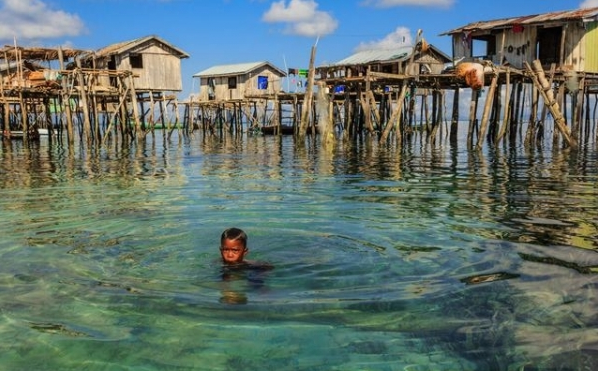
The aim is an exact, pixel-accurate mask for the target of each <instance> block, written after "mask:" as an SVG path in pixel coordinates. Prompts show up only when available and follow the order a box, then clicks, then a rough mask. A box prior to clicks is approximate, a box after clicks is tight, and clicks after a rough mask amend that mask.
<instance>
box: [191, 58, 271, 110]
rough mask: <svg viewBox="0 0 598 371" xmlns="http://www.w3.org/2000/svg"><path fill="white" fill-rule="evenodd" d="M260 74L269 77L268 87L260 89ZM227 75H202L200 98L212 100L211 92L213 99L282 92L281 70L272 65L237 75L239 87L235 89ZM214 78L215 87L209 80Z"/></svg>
mask: <svg viewBox="0 0 598 371" xmlns="http://www.w3.org/2000/svg"><path fill="white" fill-rule="evenodd" d="M260 76H266V77H267V78H268V88H267V89H258V80H259V77H260ZM229 77H230V76H229V75H227V76H215V77H212V78H210V77H207V76H204V77H201V78H200V88H199V100H200V101H207V100H210V93H211V92H212V93H213V97H212V98H211V100H216V101H218V100H233V99H245V98H246V97H247V96H256V95H271V94H275V93H277V92H280V90H281V89H280V88H281V82H282V77H281V76H280V74H279V72H278V71H277V70H275V69H273V68H272V67H270V66H267V65H266V66H262V67H261V68H258V69H255V70H253V71H251V72H250V73H247V74H243V75H237V87H236V88H235V89H229V87H228V80H229ZM210 79H213V81H214V86H213V89H211V88H210V86H209V80H210Z"/></svg>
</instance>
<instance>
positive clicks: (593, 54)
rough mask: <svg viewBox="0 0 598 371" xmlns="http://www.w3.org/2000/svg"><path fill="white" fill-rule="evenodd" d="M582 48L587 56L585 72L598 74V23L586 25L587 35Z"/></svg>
mask: <svg viewBox="0 0 598 371" xmlns="http://www.w3.org/2000/svg"><path fill="white" fill-rule="evenodd" d="M581 47H582V48H584V53H583V55H585V56H586V58H585V61H584V70H585V71H586V72H593V73H598V22H590V23H587V24H586V34H585V36H584V41H583V43H582V46H581Z"/></svg>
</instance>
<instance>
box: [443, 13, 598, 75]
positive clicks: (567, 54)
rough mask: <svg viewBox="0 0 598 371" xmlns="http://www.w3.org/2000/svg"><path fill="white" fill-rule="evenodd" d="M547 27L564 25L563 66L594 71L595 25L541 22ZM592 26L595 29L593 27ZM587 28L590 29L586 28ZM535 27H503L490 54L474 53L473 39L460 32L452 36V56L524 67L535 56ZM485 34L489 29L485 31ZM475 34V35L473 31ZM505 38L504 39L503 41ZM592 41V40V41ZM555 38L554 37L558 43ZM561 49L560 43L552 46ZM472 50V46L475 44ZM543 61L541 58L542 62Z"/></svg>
mask: <svg viewBox="0 0 598 371" xmlns="http://www.w3.org/2000/svg"><path fill="white" fill-rule="evenodd" d="M542 26H546V27H553V26H562V27H563V28H564V30H565V31H564V45H563V46H564V49H563V52H564V58H563V64H564V66H565V67H567V68H570V69H573V70H576V71H584V70H585V71H586V72H595V71H597V70H598V54H596V50H597V49H598V43H597V41H598V36H596V31H595V30H594V29H595V26H590V28H587V26H586V27H584V25H583V24H582V23H581V22H570V23H567V24H559V25H542ZM592 27H594V28H592ZM588 30H589V31H588ZM537 31H538V27H537V26H524V27H523V30H520V31H519V32H515V31H514V30H513V29H511V28H510V29H504V30H502V31H500V32H497V33H496V34H495V35H494V38H495V42H496V53H495V54H493V55H474V53H475V52H476V51H472V45H473V43H475V42H479V41H475V40H473V39H472V38H468V37H466V36H464V35H462V34H455V35H453V40H452V41H453V57H454V59H459V58H462V57H465V58H466V59H469V58H476V57H479V58H484V59H489V60H492V62H493V63H494V64H502V63H503V62H508V63H509V64H510V65H512V66H514V67H516V68H520V69H523V68H524V66H525V64H524V62H528V63H530V64H531V63H532V62H533V61H534V60H535V59H537V50H536V48H537V38H538V32H537ZM484 32H485V34H488V31H484ZM473 35H477V34H473ZM503 40H504V41H503ZM592 41H593V43H592ZM557 42H558V40H555V43H557ZM555 47H556V48H558V49H559V50H560V47H561V46H560V44H559V45H556V46H555ZM474 49H475V47H474ZM588 52H590V53H592V52H593V53H594V56H593V57H591V58H592V64H590V65H587V61H586V58H584V55H587V53H588ZM541 62H542V61H541Z"/></svg>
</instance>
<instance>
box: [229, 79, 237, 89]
mask: <svg viewBox="0 0 598 371" xmlns="http://www.w3.org/2000/svg"><path fill="white" fill-rule="evenodd" d="M228 88H229V89H236V88H237V77H236V76H232V77H229V78H228Z"/></svg>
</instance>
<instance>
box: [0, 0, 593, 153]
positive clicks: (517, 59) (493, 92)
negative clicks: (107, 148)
mask: <svg viewBox="0 0 598 371" xmlns="http://www.w3.org/2000/svg"><path fill="white" fill-rule="evenodd" d="M441 36H446V37H450V38H452V43H451V44H452V50H451V51H450V52H446V51H442V50H439V49H438V48H437V47H435V46H434V45H431V44H430V43H428V42H427V41H426V40H425V38H424V37H423V32H422V31H421V30H420V31H418V34H417V36H416V38H415V43H414V44H415V45H413V46H404V47H399V48H394V49H379V50H367V51H361V52H357V53H355V54H353V55H350V56H348V57H347V58H345V59H343V60H340V61H338V62H335V63H329V64H326V65H315V63H314V61H315V56H316V53H317V44H316V45H314V46H313V47H312V49H311V51H307V52H310V62H309V66H306V68H305V69H295V68H288V69H287V68H285V69H284V70H283V69H281V68H280V67H277V66H276V65H274V64H272V63H270V62H268V61H260V62H250V63H239V64H233V65H217V66H213V67H210V68H208V69H206V70H204V71H201V72H199V73H197V74H195V75H194V76H193V78H194V79H197V80H196V81H198V82H199V84H198V85H199V91H198V92H197V93H195V92H194V93H193V94H191V95H190V96H189V97H188V98H186V99H184V100H181V101H179V99H178V98H177V93H180V92H181V91H182V76H181V60H182V59H185V58H189V55H188V54H187V53H186V52H185V51H183V50H181V49H180V48H178V47H177V46H174V45H171V44H170V43H169V42H168V41H166V40H163V39H162V38H160V37H159V36H155V35H151V36H144V37H140V38H138V39H135V40H130V41H123V42H120V43H117V44H113V45H109V46H106V47H104V48H102V49H100V50H94V51H90V50H79V49H75V48H42V47H39V48H36V47H28V48H24V47H21V46H19V45H18V43H17V42H16V41H15V44H14V45H7V46H5V47H4V48H3V49H2V50H1V52H0V59H1V60H0V72H1V73H0V101H1V104H0V112H1V114H0V120H1V125H2V135H3V138H4V139H5V140H14V139H19V140H24V141H29V140H37V139H39V138H40V136H43V135H48V137H49V140H58V141H64V142H66V143H67V145H72V144H74V143H75V142H78V143H81V144H83V145H88V146H94V145H98V144H99V145H101V144H104V143H106V142H107V141H114V140H117V141H118V140H120V141H122V142H127V141H131V140H135V139H141V138H144V137H145V136H146V135H148V133H154V130H155V129H163V130H162V133H164V134H163V135H170V134H172V132H173V131H175V130H179V131H182V132H183V133H184V134H189V133H192V132H194V131H198V130H199V131H202V132H206V133H213V134H215V135H218V134H223V133H225V132H231V133H241V132H245V131H247V132H249V133H253V134H255V133H257V134H272V135H282V134H289V135H295V136H296V137H298V138H299V139H301V138H304V137H305V136H307V135H316V134H318V135H319V136H321V138H322V140H323V142H326V141H328V140H335V138H339V136H340V137H342V138H343V139H351V138H357V137H359V136H362V135H370V136H375V138H376V139H377V140H380V141H381V142H383V141H387V140H389V139H390V138H395V139H397V140H399V141H400V139H401V138H403V137H405V135H409V133H411V132H413V131H415V130H419V131H421V132H422V133H425V135H426V136H428V137H429V138H430V139H431V140H435V138H436V137H437V136H438V135H441V134H440V133H443V134H447V135H448V137H449V138H451V140H457V138H458V132H459V130H467V145H468V146H469V147H471V148H479V147H481V146H483V145H484V143H488V142H492V143H495V142H499V141H501V140H508V139H511V140H517V139H516V137H517V135H516V134H517V132H519V131H521V130H522V128H525V130H524V135H522V136H521V139H520V140H522V141H524V142H525V144H529V145H533V144H534V143H536V142H538V141H543V140H545V139H547V138H548V135H550V136H552V142H553V143H554V144H556V145H557V146H560V147H570V148H575V147H578V146H580V144H583V143H584V142H587V141H595V139H596V135H597V133H596V107H597V105H598V99H597V96H596V94H597V93H598V8H588V9H576V10H570V11H558V12H551V13H544V14H537V15H521V16H517V17H512V18H506V19H499V20H487V21H477V20H472V22H471V23H469V24H467V25H464V26H461V27H457V28H454V29H452V30H448V31H446V32H445V33H443V34H442V35H441ZM283 81H286V82H287V84H284V83H283ZM290 81H292V82H293V87H295V88H296V87H297V86H300V87H301V88H300V89H294V90H295V91H291V90H293V89H289V85H290V83H289V82H290ZM463 100H466V103H467V105H468V106H469V109H468V112H466V113H463V111H464V110H462V109H459V108H460V106H461V105H462V103H463Z"/></svg>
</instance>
